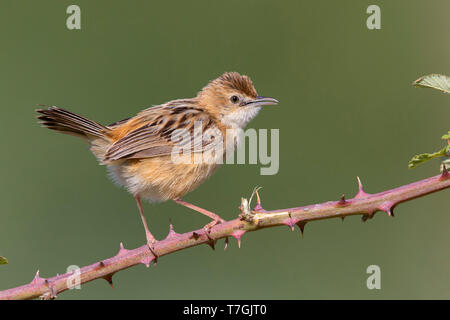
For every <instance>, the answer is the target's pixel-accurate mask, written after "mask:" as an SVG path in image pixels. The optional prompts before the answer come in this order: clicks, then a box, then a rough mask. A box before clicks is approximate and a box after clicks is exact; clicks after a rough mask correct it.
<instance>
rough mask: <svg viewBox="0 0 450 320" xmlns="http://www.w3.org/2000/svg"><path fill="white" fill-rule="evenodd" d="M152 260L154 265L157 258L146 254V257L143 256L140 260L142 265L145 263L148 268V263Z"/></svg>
mask: <svg viewBox="0 0 450 320" xmlns="http://www.w3.org/2000/svg"><path fill="white" fill-rule="evenodd" d="M152 261H153V263H154V264H155V265H156V263H157V262H158V261H157V258H155V256H153V255H152V256H151V257H150V256H146V257H144V258H142V260H141V263H142V264H143V265H145V266H146V267H147V268H149V267H150V263H151V262H152Z"/></svg>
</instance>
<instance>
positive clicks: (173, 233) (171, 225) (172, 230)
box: [166, 218, 178, 239]
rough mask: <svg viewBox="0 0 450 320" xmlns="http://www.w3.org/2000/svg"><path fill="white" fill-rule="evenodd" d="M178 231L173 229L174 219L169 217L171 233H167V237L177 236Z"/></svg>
mask: <svg viewBox="0 0 450 320" xmlns="http://www.w3.org/2000/svg"><path fill="white" fill-rule="evenodd" d="M177 234H178V233H176V232H175V230H174V229H173V224H172V219H171V218H170V219H169V233H168V234H167V237H166V239H169V238H171V237H173V236H176V235H177Z"/></svg>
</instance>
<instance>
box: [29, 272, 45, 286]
mask: <svg viewBox="0 0 450 320" xmlns="http://www.w3.org/2000/svg"><path fill="white" fill-rule="evenodd" d="M43 280H45V279H44V278H41V277H40V276H39V270H38V271H36V275H35V276H34V278H33V280H31V283H32V284H37V283H39V282H41V281H43Z"/></svg>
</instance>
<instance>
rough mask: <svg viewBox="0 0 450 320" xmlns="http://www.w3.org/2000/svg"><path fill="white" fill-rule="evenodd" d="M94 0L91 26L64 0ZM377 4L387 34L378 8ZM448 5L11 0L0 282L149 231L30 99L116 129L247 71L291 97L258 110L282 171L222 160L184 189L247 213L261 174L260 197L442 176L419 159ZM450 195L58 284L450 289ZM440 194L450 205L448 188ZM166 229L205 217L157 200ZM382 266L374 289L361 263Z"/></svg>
mask: <svg viewBox="0 0 450 320" xmlns="http://www.w3.org/2000/svg"><path fill="white" fill-rule="evenodd" d="M73 3H76V4H78V5H79V6H80V7H81V19H82V21H81V23H82V29H81V30H74V31H70V30H68V29H67V28H66V18H67V17H68V15H67V14H66V8H67V6H69V5H70V4H73ZM370 4H378V5H379V6H380V7H381V19H382V21H381V23H382V29H381V30H368V29H367V27H366V19H367V17H368V15H367V14H366V8H367V7H368V6H369V5H370ZM449 12H450V3H449V2H448V1H444V0H442V1H406V0H402V1H400V0H398V1H354V0H340V1H262V0H249V1H226V2H225V1H209V0H208V1H207V0H202V1H165V2H163V1H147V2H144V1H137V0H133V1H120V2H115V3H114V2H112V1H87V0H86V1H76V2H75V1H65V0H64V1H12V0H3V1H2V2H1V4H0V35H1V50H0V64H1V70H0V108H1V126H0V139H1V142H0V143H1V147H2V151H1V157H0V164H1V177H2V179H1V180H2V181H1V183H0V197H1V198H0V199H1V213H0V255H3V256H6V257H7V258H8V259H9V261H10V264H9V265H7V266H1V267H0V290H1V289H7V288H10V287H14V286H17V285H21V284H24V283H27V282H29V281H31V279H32V278H33V276H34V273H35V272H36V270H37V269H40V270H41V275H42V276H43V277H49V276H53V275H55V274H56V273H60V274H61V273H64V272H65V270H66V268H67V267H68V266H69V265H79V266H84V265H86V264H90V263H93V262H95V261H98V260H99V259H105V258H108V257H110V256H112V255H114V254H115V253H116V252H117V250H118V248H119V243H120V242H121V241H122V242H123V243H124V244H125V246H126V247H128V248H135V247H137V246H140V245H142V244H143V243H144V239H145V238H144V232H143V228H142V225H141V221H140V219H139V214H138V210H137V208H136V205H135V202H134V199H133V198H132V197H131V196H130V195H129V194H128V193H127V192H126V191H124V190H122V189H119V188H117V187H116V186H115V185H114V184H113V183H112V182H111V181H110V180H109V179H108V178H107V177H106V174H105V173H106V172H105V167H101V166H99V165H98V164H97V163H96V160H95V159H94V157H93V155H92V154H90V152H89V151H88V150H87V146H86V145H85V144H84V142H83V141H81V140H77V139H75V138H73V137H70V136H65V135H61V134H57V133H55V132H51V131H49V130H45V129H43V128H40V127H39V126H38V125H37V123H36V120H35V113H34V109H35V108H36V104H38V103H43V104H50V105H57V106H61V107H65V108H67V109H69V110H71V111H74V112H77V113H80V114H82V115H85V116H87V117H89V118H91V119H94V120H96V121H98V122H101V123H104V124H109V123H112V122H114V121H117V120H120V119H123V118H126V117H129V116H131V115H134V114H136V113H137V112H138V111H140V110H141V109H143V108H145V107H148V106H151V105H153V104H159V103H163V102H165V101H168V100H171V99H175V98H184V97H192V96H194V95H195V94H196V92H197V91H198V90H199V89H200V88H201V87H202V86H204V85H205V84H206V83H207V81H209V80H210V79H213V78H215V77H217V76H219V75H220V74H221V73H223V72H224V71H239V72H241V73H244V74H248V75H249V76H250V77H251V78H252V79H253V81H254V83H255V86H256V88H257V90H258V93H259V94H261V95H267V96H273V97H276V98H277V99H279V100H280V105H279V107H277V108H267V109H265V110H263V111H262V112H261V113H260V115H259V116H258V117H257V118H256V119H255V120H254V121H253V122H252V123H251V124H250V127H254V128H269V129H270V128H279V129H280V170H279V173H278V174H277V175H274V176H261V175H260V174H259V169H260V166H258V165H228V166H224V167H222V168H221V169H220V170H219V171H218V172H217V173H216V174H215V175H214V176H213V177H212V178H211V179H210V180H208V181H207V182H206V183H204V184H203V185H202V186H200V187H199V188H198V189H197V190H195V191H194V192H192V193H191V194H189V195H188V196H187V197H186V198H185V199H186V200H188V201H191V202H193V203H195V204H197V205H200V206H202V207H204V208H208V209H210V210H213V211H216V212H217V213H220V214H221V215H222V216H223V217H225V218H227V219H232V218H235V217H236V215H237V214H238V210H237V207H238V205H239V203H240V198H241V197H242V196H245V197H248V196H249V195H250V193H251V191H252V189H253V187H254V186H256V185H259V186H263V187H264V188H263V189H262V190H261V195H262V198H263V205H264V207H265V208H266V209H276V208H285V207H292V206H298V205H306V204H311V203H316V202H324V201H328V200H336V199H338V197H339V196H340V195H341V194H342V193H345V194H347V195H348V196H353V194H354V193H355V192H356V188H357V184H356V176H357V175H359V176H360V177H361V179H362V181H363V183H364V184H365V187H366V191H368V192H379V191H382V190H385V189H388V188H392V187H396V186H399V185H402V184H406V183H409V182H413V181H415V180H419V179H422V178H425V177H428V176H431V175H435V174H437V173H438V162H433V163H429V164H426V165H423V166H421V167H419V168H417V169H414V170H408V168H407V163H408V160H409V159H410V158H411V156H413V155H414V154H416V153H421V152H426V151H435V150H437V149H439V148H440V147H441V146H442V145H443V144H442V143H443V142H441V141H440V140H439V138H440V136H441V135H442V134H444V133H445V132H446V130H448V129H449V121H448V119H449V115H450V109H449V105H450V97H449V96H448V95H447V96H446V95H444V94H441V93H439V92H437V91H433V90H425V89H416V88H413V87H412V86H411V82H412V81H413V80H415V79H417V78H418V77H419V76H421V75H424V74H429V73H444V74H450V59H449V56H450V44H449V42H448V39H447V37H446V35H448V34H449V31H450V25H449V24H448V13H449ZM448 198H449V193H448V191H443V192H440V193H437V194H433V195H430V196H427V197H424V198H421V199H417V200H414V201H412V202H408V203H405V204H402V205H400V206H399V207H398V208H397V210H396V217H395V218H394V219H392V218H389V217H387V216H386V215H385V214H381V213H379V214H377V215H376V217H375V219H373V220H370V221H368V222H366V223H362V222H361V220H360V218H359V217H352V218H347V219H346V220H345V222H344V223H342V221H341V220H340V219H332V220H326V221H321V222H315V223H310V224H308V225H307V226H306V230H305V238H304V239H303V240H302V239H301V237H300V233H299V232H297V231H296V232H290V231H289V229H288V228H286V227H279V228H271V229H267V230H264V231H260V232H255V233H250V234H246V235H244V238H243V243H242V248H241V249H238V248H237V245H236V242H235V241H234V240H233V241H232V242H231V244H230V248H229V249H228V250H227V251H223V250H222V248H223V247H222V244H223V240H221V241H220V243H219V244H218V250H216V251H214V252H212V251H211V249H210V248H209V247H208V246H206V245H204V246H200V247H195V248H191V249H189V250H184V251H181V252H178V253H175V254H172V255H169V256H166V257H163V258H161V259H160V261H159V263H158V265H157V266H156V267H153V266H152V267H151V268H150V269H147V268H145V267H144V266H143V265H140V266H136V267H133V268H132V269H128V270H125V271H123V272H120V273H118V274H117V275H116V276H115V277H114V280H115V289H114V290H112V289H111V288H110V287H109V285H108V284H107V283H106V281H103V280H101V281H95V282H91V283H88V284H86V285H84V286H83V287H82V289H81V290H71V291H68V292H65V293H63V294H61V295H60V298H61V299H96V298H97V299H99V298H100V299H103V298H104V299H118V298H121V299H124V298H125V299H226V298H237V299H241V298H245V299H309V298H313V299H335V298H336V299H349V298H367V299H382V298H383V299H393V298H402V299H403V298H412V299H422V298H425V299H431V298H437V299H442V298H447V299H448V298H450V273H449V270H450V253H449V250H448V244H449V243H450V233H449V232H448V229H449V226H450V215H449V206H448ZM446 200H447V201H446ZM144 209H145V211H146V215H147V218H148V220H149V221H150V225H151V230H152V231H153V233H154V234H155V235H156V236H157V237H158V238H164V237H165V236H166V234H167V232H168V226H169V218H172V220H173V223H174V226H175V230H176V231H177V232H180V233H181V232H187V231H189V230H193V229H197V228H200V227H201V226H203V225H204V224H205V223H207V222H208V219H206V218H205V217H203V216H201V215H199V214H197V213H195V212H193V211H190V210H188V209H186V208H183V207H180V206H178V205H176V204H173V203H162V204H156V205H153V204H145V205H144ZM372 264H376V265H379V266H380V268H381V290H368V289H367V287H366V279H367V277H368V275H367V274H366V268H367V267H368V266H369V265H372Z"/></svg>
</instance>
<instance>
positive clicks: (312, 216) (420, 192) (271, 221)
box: [0, 166, 450, 299]
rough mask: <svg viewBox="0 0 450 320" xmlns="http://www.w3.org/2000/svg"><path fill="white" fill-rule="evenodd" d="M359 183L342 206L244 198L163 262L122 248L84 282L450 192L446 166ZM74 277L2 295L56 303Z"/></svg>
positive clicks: (181, 238) (159, 249) (183, 239)
mask: <svg viewBox="0 0 450 320" xmlns="http://www.w3.org/2000/svg"><path fill="white" fill-rule="evenodd" d="M358 184H359V190H358V193H357V194H356V196H355V197H354V198H352V199H348V200H346V199H345V197H344V196H342V197H341V198H340V199H339V200H338V201H329V202H325V203H321V204H315V205H308V206H303V207H297V208H289V209H282V210H271V211H267V210H265V209H263V207H262V206H261V201H260V199H259V195H258V193H257V190H255V192H256V195H257V204H256V206H255V208H254V209H253V210H250V208H249V202H248V201H247V199H242V204H241V208H240V209H241V214H240V215H239V217H238V218H237V219H234V220H231V221H227V222H225V223H221V224H218V225H215V226H213V227H212V228H211V229H207V228H203V229H199V230H196V231H191V232H187V233H183V234H178V233H176V232H175V231H174V229H173V226H172V224H170V231H169V234H168V235H167V237H166V238H165V239H164V240H161V241H158V242H157V243H156V244H155V245H154V247H155V253H156V255H157V257H156V256H155V255H154V254H152V252H151V251H150V250H149V248H148V246H147V245H143V246H141V247H139V248H136V249H133V250H127V249H125V248H124V247H123V245H122V244H120V250H119V252H118V253H117V255H115V256H114V257H112V258H109V259H106V260H102V261H99V262H96V263H94V264H91V265H89V266H86V267H83V268H81V270H80V274H79V277H80V283H81V284H83V283H86V282H89V281H92V280H95V279H99V278H103V279H105V280H106V281H108V282H109V283H110V284H111V286H112V277H113V275H114V274H115V273H116V272H118V271H120V270H124V269H127V268H129V267H132V266H134V265H137V264H141V263H142V264H144V265H146V266H147V267H148V266H149V265H150V263H151V262H152V261H153V262H154V263H155V264H156V261H157V258H159V257H162V256H165V255H167V254H170V253H173V252H176V251H179V250H183V249H187V248H190V247H193V246H197V245H200V244H208V245H210V246H211V247H212V248H213V249H214V245H215V243H216V241H217V240H218V239H222V238H225V249H226V247H227V246H228V238H229V237H234V238H235V239H236V240H237V241H238V244H239V246H240V242H241V237H242V235H243V234H244V233H246V232H249V231H256V230H260V229H263V228H268V227H275V226H280V225H287V226H289V227H290V228H291V229H292V230H294V227H295V225H297V226H298V227H299V229H300V231H301V232H302V235H303V230H304V228H305V224H306V223H307V222H310V221H314V220H321V219H329V218H336V217H340V218H342V219H343V218H344V217H346V216H350V215H357V214H362V215H363V217H362V218H363V221H365V220H367V219H370V218H373V216H374V214H375V212H377V211H384V212H386V213H387V214H388V215H389V216H393V215H394V212H393V209H394V207H395V206H397V205H398V204H399V203H402V202H405V201H408V200H412V199H415V198H418V197H421V196H425V195H427V194H430V193H433V192H437V191H440V190H444V189H446V188H449V187H450V174H449V173H448V171H447V170H446V169H445V166H444V168H443V171H442V174H440V175H437V176H434V177H431V178H427V179H424V180H420V181H417V182H414V183H411V184H408V185H404V186H401V187H398V188H395V189H391V190H388V191H384V192H380V193H375V194H368V193H366V192H365V191H364V189H363V186H362V184H361V181H360V180H359V178H358ZM250 201H251V199H250ZM71 276H73V273H66V274H62V275H57V276H55V277H52V278H48V279H44V278H41V277H40V276H39V271H38V272H37V273H36V276H35V277H34V279H33V280H32V281H31V282H30V283H28V284H26V285H23V286H20V287H16V288H12V289H8V290H4V291H0V299H33V298H38V297H40V298H41V299H52V298H56V296H57V295H58V294H59V293H60V292H63V291H65V290H67V289H69V287H70V286H71V285H72V281H70V279H71ZM68 280H69V281H68Z"/></svg>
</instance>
